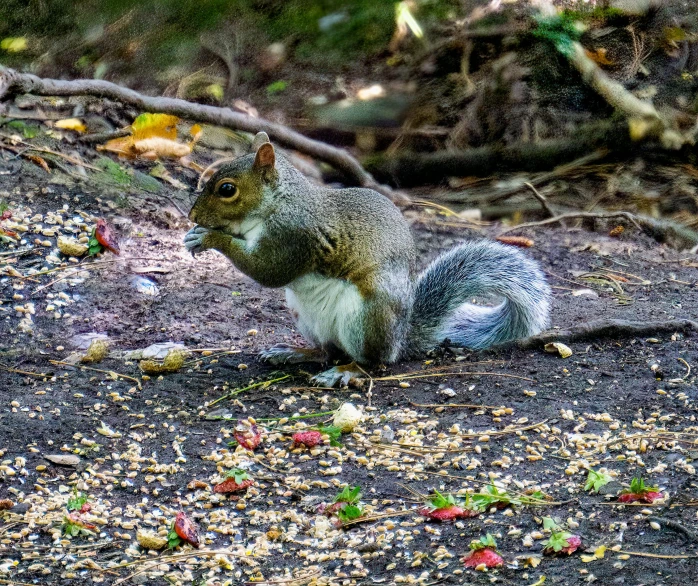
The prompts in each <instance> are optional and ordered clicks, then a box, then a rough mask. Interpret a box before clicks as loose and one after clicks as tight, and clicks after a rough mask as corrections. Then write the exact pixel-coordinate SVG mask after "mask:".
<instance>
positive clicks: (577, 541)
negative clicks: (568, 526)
mask: <svg viewBox="0 0 698 586" xmlns="http://www.w3.org/2000/svg"><path fill="white" fill-rule="evenodd" d="M581 545H582V538H581V537H580V536H579V535H572V534H571V533H568V532H567V531H559V532H556V533H553V534H552V535H551V537H550V539H549V540H548V542H547V547H546V548H545V549H544V550H543V553H544V554H546V555H555V554H559V553H566V554H567V555H571V554H573V553H574V552H575V551H577V549H579V547H580V546H581Z"/></svg>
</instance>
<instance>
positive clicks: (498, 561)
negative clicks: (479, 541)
mask: <svg viewBox="0 0 698 586" xmlns="http://www.w3.org/2000/svg"><path fill="white" fill-rule="evenodd" d="M463 563H464V564H465V567H466V568H477V567H478V566H484V567H485V568H499V567H500V566H503V565H504V558H502V556H501V555H499V554H498V553H497V552H496V551H494V550H493V549H490V548H489V547H485V548H483V549H475V550H473V551H470V552H468V553H467V554H465V557H464V558H463Z"/></svg>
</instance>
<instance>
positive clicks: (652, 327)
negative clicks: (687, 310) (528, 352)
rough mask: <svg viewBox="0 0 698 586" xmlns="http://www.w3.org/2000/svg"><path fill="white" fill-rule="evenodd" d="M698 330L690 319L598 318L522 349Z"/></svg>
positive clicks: (523, 345) (542, 337)
mask: <svg viewBox="0 0 698 586" xmlns="http://www.w3.org/2000/svg"><path fill="white" fill-rule="evenodd" d="M691 330H693V331H696V332H698V322H696V321H693V320H690V319H674V320H669V321H657V322H644V321H628V320H625V319H609V320H594V321H590V322H587V323H585V324H582V325H580V326H575V327H572V328H569V329H567V330H551V331H547V332H543V333H542V334H537V335H535V336H531V337H530V338H525V339H523V340H519V341H518V342H517V343H516V345H517V346H518V347H519V348H523V349H529V348H538V347H541V346H543V345H545V344H548V343H550V342H579V341H583V340H593V339H597V338H632V337H636V336H649V335H651V334H659V333H662V332H688V331H691Z"/></svg>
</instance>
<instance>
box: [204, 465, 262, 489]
mask: <svg viewBox="0 0 698 586" xmlns="http://www.w3.org/2000/svg"><path fill="white" fill-rule="evenodd" d="M225 476H226V478H225V480H224V481H223V482H220V483H218V484H216V486H214V487H213V492H217V493H219V494H227V493H231V492H241V491H243V490H247V489H248V488H249V487H250V486H252V485H253V484H254V480H253V479H252V478H250V476H249V474H247V472H245V471H244V470H241V469H240V468H233V469H232V470H229V471H228V472H227V473H226V475H225Z"/></svg>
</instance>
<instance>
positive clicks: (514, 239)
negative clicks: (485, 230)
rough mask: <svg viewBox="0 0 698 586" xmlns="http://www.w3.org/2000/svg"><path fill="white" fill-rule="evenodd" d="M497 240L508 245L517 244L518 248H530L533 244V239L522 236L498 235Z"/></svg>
mask: <svg viewBox="0 0 698 586" xmlns="http://www.w3.org/2000/svg"><path fill="white" fill-rule="evenodd" d="M497 241H498V242H501V243H502V244H509V245H510V246H519V247H520V248H531V246H533V245H534V244H535V242H533V240H531V239H530V238H524V237H523V236H498V237H497Z"/></svg>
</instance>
